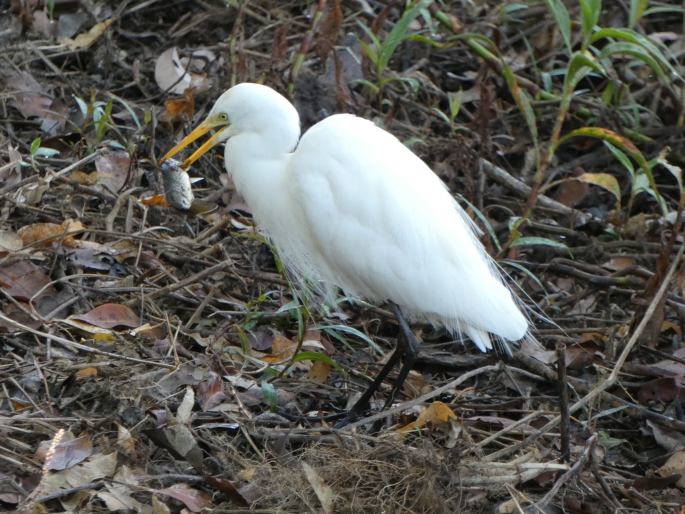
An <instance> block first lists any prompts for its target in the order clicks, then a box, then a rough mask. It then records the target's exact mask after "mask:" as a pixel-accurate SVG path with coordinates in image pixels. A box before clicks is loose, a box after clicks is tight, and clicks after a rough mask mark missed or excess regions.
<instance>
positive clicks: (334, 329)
mask: <svg viewBox="0 0 685 514" xmlns="http://www.w3.org/2000/svg"><path fill="white" fill-rule="evenodd" d="M313 328H314V329H315V330H321V331H322V332H325V333H326V334H328V335H330V336H331V337H333V338H335V339H337V340H338V341H340V342H342V343H344V344H345V345H347V344H348V343H347V341H345V339H344V338H343V337H341V336H340V333H343V334H348V335H351V336H354V337H356V338H358V339H361V340H362V341H364V342H365V343H366V344H368V345H369V347H371V348H372V349H373V350H374V351H375V352H376V353H378V354H381V355H382V354H383V350H381V347H380V346H378V345H377V344H376V343H375V342H374V341H373V339H371V338H370V337H369V336H367V335H366V334H364V333H363V332H360V331H359V330H357V329H356V328H354V327H348V326H347V325H316V326H314V327H313Z"/></svg>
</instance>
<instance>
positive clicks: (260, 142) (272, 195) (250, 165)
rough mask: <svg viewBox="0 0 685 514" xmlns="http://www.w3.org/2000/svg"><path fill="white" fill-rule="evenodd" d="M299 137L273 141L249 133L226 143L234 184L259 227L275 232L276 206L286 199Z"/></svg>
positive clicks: (226, 152)
mask: <svg viewBox="0 0 685 514" xmlns="http://www.w3.org/2000/svg"><path fill="white" fill-rule="evenodd" d="M298 138H299V133H298V134H296V135H295V136H294V137H293V136H292V135H291V137H290V138H289V140H288V138H280V139H278V140H275V139H273V138H268V137H264V135H263V134H257V133H251V132H245V133H242V134H238V135H236V136H233V137H232V138H230V139H229V140H228V141H227V143H226V151H225V162H226V168H227V169H228V171H229V173H230V175H231V177H232V179H233V183H234V184H235V186H236V189H237V190H238V192H239V193H240V194H241V195H242V197H243V198H244V199H245V201H246V202H247V205H248V206H249V207H250V209H251V210H252V213H253V215H254V217H255V218H256V220H257V222H258V224H259V225H261V226H262V227H263V228H265V229H267V231H269V232H271V231H273V230H275V229H276V228H275V226H276V225H278V223H279V221H278V219H271V217H272V215H273V213H274V212H282V211H279V210H278V209H274V205H275V204H276V203H278V202H279V201H280V199H282V198H283V197H284V195H285V189H284V188H285V186H286V185H285V184H284V181H285V175H286V173H285V171H286V167H287V165H288V161H289V159H290V155H291V152H292V150H294V148H295V146H296V145H297V141H298Z"/></svg>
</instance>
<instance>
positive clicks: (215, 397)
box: [197, 373, 228, 411]
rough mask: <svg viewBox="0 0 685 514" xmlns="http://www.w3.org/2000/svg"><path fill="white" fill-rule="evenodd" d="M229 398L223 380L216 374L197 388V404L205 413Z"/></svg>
mask: <svg viewBox="0 0 685 514" xmlns="http://www.w3.org/2000/svg"><path fill="white" fill-rule="evenodd" d="M227 398H228V396H226V393H225V392H224V383H223V380H222V379H221V377H220V376H219V375H217V374H215V373H212V375H211V376H210V377H209V378H207V379H206V380H203V381H202V382H200V383H199V384H198V386H197V402H198V404H199V405H200V407H201V408H202V410H203V411H208V410H211V409H212V407H216V406H217V405H219V404H220V403H221V402H223V401H224V400H226V399H227Z"/></svg>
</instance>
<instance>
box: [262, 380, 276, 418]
mask: <svg viewBox="0 0 685 514" xmlns="http://www.w3.org/2000/svg"><path fill="white" fill-rule="evenodd" d="M261 388H262V398H263V400H264V403H266V404H267V405H268V406H269V408H270V409H271V410H272V411H275V410H276V409H277V408H278V393H277V392H276V388H275V387H274V385H273V384H272V383H271V382H267V381H266V380H262V383H261Z"/></svg>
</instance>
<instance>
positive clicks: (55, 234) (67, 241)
mask: <svg viewBox="0 0 685 514" xmlns="http://www.w3.org/2000/svg"><path fill="white" fill-rule="evenodd" d="M84 228H85V227H84V226H83V224H82V223H81V222H80V221H77V220H72V219H67V220H64V221H63V222H62V223H61V224H57V223H34V224H32V225H26V226H25V227H21V228H20V229H19V230H18V231H17V234H18V235H19V237H21V241H22V243H23V245H24V246H29V245H33V246H40V247H43V246H48V245H50V244H51V243H54V242H59V243H61V244H62V245H64V246H66V247H67V248H77V247H78V246H79V242H78V240H76V239H75V238H74V236H73V234H71V233H73V232H77V231H81V230H84ZM65 234H70V235H65Z"/></svg>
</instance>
